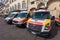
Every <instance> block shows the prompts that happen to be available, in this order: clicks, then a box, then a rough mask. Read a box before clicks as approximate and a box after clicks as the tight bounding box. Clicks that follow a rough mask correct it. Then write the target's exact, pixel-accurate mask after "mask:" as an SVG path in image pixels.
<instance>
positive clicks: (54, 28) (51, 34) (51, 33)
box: [48, 21, 57, 38]
mask: <svg viewBox="0 0 60 40" xmlns="http://www.w3.org/2000/svg"><path fill="white" fill-rule="evenodd" d="M51 26H52V28H51V30H50V32H49V34H48V37H49V38H53V37H54V36H55V35H56V34H57V27H56V26H55V22H54V21H53V22H51Z"/></svg>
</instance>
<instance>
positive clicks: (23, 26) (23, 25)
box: [16, 23, 26, 28]
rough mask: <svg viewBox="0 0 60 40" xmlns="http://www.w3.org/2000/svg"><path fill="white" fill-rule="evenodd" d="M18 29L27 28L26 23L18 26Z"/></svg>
mask: <svg viewBox="0 0 60 40" xmlns="http://www.w3.org/2000/svg"><path fill="white" fill-rule="evenodd" d="M16 27H19V28H26V23H25V24H20V25H16Z"/></svg>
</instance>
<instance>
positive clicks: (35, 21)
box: [27, 9, 55, 37]
mask: <svg viewBox="0 0 60 40" xmlns="http://www.w3.org/2000/svg"><path fill="white" fill-rule="evenodd" d="M54 19H55V18H54V17H51V15H50V11H49V10H47V9H35V10H34V11H33V13H32V15H30V18H29V20H28V21H27V29H28V31H29V32H31V33H32V34H36V35H42V36H44V37H48V36H50V35H51V32H52V29H53V28H54V26H53V24H54ZM52 21H53V22H52Z"/></svg>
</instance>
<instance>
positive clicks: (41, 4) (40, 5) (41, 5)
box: [37, 2, 45, 8]
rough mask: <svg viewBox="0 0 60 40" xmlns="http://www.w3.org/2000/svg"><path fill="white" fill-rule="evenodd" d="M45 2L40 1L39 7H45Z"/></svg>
mask: <svg viewBox="0 0 60 40" xmlns="http://www.w3.org/2000/svg"><path fill="white" fill-rule="evenodd" d="M44 5H45V4H44V3H43V2H40V3H39V4H38V5H37V8H41V7H44Z"/></svg>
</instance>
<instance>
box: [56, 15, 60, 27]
mask: <svg viewBox="0 0 60 40" xmlns="http://www.w3.org/2000/svg"><path fill="white" fill-rule="evenodd" d="M55 22H56V25H57V26H60V14H59V16H58V17H56V18H55Z"/></svg>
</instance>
